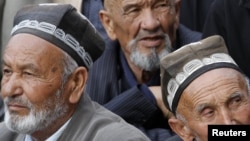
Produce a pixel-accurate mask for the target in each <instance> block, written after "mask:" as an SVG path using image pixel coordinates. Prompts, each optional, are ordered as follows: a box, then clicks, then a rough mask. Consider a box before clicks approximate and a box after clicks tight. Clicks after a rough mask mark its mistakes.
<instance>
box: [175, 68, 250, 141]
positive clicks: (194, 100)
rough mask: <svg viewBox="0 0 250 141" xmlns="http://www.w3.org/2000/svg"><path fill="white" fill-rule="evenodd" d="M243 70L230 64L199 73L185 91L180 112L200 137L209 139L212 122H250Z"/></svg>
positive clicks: (178, 110) (249, 101) (186, 122)
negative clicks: (238, 69)
mask: <svg viewBox="0 0 250 141" xmlns="http://www.w3.org/2000/svg"><path fill="white" fill-rule="evenodd" d="M249 95H250V94H249V89H248V87H247V82H246V80H245V78H244V77H243V76H242V74H241V73H239V72H238V71H236V70H234V69H230V68H220V69H215V70H211V71H209V72H206V73H204V74H202V75H201V76H199V77H198V78H197V79H195V80H194V81H193V82H191V83H190V84H189V85H188V87H187V88H186V89H185V90H184V92H183V93H182V96H181V98H180V101H179V104H178V107H177V112H178V113H180V114H181V115H182V116H183V117H184V119H185V122H184V123H185V124H186V126H187V127H188V128H189V129H190V130H191V131H192V132H193V133H194V137H196V138H197V140H202V141H206V140H207V137H208V135H207V131H208V125H209V124H250V108H249V107H250V96H249Z"/></svg>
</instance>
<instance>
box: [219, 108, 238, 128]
mask: <svg viewBox="0 0 250 141" xmlns="http://www.w3.org/2000/svg"><path fill="white" fill-rule="evenodd" d="M221 120H222V123H223V124H226V125H232V124H237V123H236V120H235V118H234V116H233V113H232V111H230V110H229V109H224V110H222V112H221Z"/></svg>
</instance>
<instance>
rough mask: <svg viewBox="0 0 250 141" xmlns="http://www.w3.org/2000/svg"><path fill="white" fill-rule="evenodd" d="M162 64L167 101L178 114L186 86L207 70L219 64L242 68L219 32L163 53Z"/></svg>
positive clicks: (168, 106) (164, 93)
mask: <svg viewBox="0 0 250 141" xmlns="http://www.w3.org/2000/svg"><path fill="white" fill-rule="evenodd" d="M160 65H161V84H162V97H163V101H164V104H165V106H166V107H167V108H168V109H169V110H170V111H172V112H173V113H174V114H176V113H175V112H176V108H177V106H178V102H179V99H180V97H181V95H182V92H183V90H184V89H185V88H186V87H187V86H188V85H189V84H190V83H191V82H192V81H193V80H194V79H196V78H197V77H199V76H200V75H202V74H203V73H205V72H208V71H210V70H213V69H216V68H233V69H236V70H238V71H240V69H239V68H238V66H237V64H236V63H235V61H234V60H233V59H232V58H231V57H230V56H229V55H228V50H227V48H226V45H225V43H224V39H223V38H222V37H221V36H218V35H214V36H211V37H208V38H206V39H203V40H201V41H199V42H194V43H191V44H188V45H185V46H183V47H181V48H180V49H178V50H176V51H174V52H172V53H170V54H168V55H166V56H165V57H163V58H162V59H161V63H160ZM240 72H241V71H240Z"/></svg>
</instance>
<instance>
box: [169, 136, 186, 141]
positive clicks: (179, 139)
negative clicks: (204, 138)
mask: <svg viewBox="0 0 250 141" xmlns="http://www.w3.org/2000/svg"><path fill="white" fill-rule="evenodd" d="M165 141H182V139H181V138H180V137H179V136H178V135H174V136H173V137H171V138H168V139H167V140H165Z"/></svg>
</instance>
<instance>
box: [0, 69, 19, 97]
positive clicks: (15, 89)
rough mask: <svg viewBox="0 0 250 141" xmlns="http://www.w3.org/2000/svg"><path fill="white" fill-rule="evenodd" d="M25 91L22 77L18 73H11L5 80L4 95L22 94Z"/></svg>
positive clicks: (2, 92)
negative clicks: (22, 85)
mask: <svg viewBox="0 0 250 141" xmlns="http://www.w3.org/2000/svg"><path fill="white" fill-rule="evenodd" d="M22 93H23V90H22V87H21V78H20V76H18V75H17V74H13V75H11V76H10V77H9V78H8V79H7V80H3V82H2V88H1V95H2V97H3V98H4V97H6V96H14V95H20V94H22Z"/></svg>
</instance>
